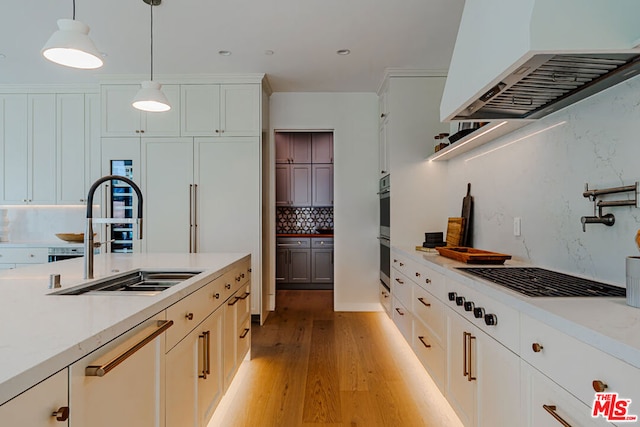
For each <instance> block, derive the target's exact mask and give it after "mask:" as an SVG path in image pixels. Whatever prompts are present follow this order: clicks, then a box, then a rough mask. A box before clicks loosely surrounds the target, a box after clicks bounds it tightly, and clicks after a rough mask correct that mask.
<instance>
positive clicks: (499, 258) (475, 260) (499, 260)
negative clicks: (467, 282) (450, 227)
mask: <svg viewBox="0 0 640 427" xmlns="http://www.w3.org/2000/svg"><path fill="white" fill-rule="evenodd" d="M436 250H437V251H438V253H439V254H440V255H442V256H444V257H447V258H451V259H455V260H456V261H460V262H464V263H467V264H504V262H505V261H506V260H508V259H511V255H506V254H501V253H497V252H490V251H485V250H482V249H474V248H456V247H449V246H447V247H440V248H436Z"/></svg>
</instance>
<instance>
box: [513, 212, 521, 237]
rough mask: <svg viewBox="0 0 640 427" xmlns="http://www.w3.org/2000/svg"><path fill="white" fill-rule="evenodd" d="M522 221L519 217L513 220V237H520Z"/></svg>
mask: <svg viewBox="0 0 640 427" xmlns="http://www.w3.org/2000/svg"><path fill="white" fill-rule="evenodd" d="M521 226H522V220H521V219H520V217H519V216H517V217H515V218H513V235H514V236H516V237H518V236H520V234H521Z"/></svg>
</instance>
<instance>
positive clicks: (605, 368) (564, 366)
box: [520, 315, 640, 415]
mask: <svg viewBox="0 0 640 427" xmlns="http://www.w3.org/2000/svg"><path fill="white" fill-rule="evenodd" d="M521 326H522V327H521V329H522V331H521V341H520V343H521V344H520V345H521V357H522V358H523V359H525V360H526V361H527V362H529V363H530V364H531V365H533V366H534V367H535V368H537V369H538V370H540V371H541V372H542V373H544V374H546V375H547V376H548V377H550V378H551V379H552V380H554V381H555V382H557V383H558V384H559V385H560V386H562V387H564V388H565V389H567V390H568V391H569V392H570V393H571V394H573V395H574V396H576V397H577V398H578V399H580V400H581V401H582V402H584V403H585V404H586V405H588V406H589V407H591V405H592V404H593V400H594V397H595V390H594V386H593V382H594V381H600V382H602V383H603V384H606V385H607V388H606V390H605V391H606V392H616V393H618V395H619V397H620V398H621V399H631V400H632V402H640V388H639V387H638V384H640V369H637V368H635V367H633V366H631V365H628V364H627V363H625V362H623V361H621V360H619V359H617V358H615V357H613V356H610V355H608V354H606V353H604V352H603V351H600V350H598V349H596V348H594V347H591V346H590V345H588V344H585V343H584V342H582V341H579V340H577V339H575V338H573V337H571V336H569V335H566V334H564V333H562V332H560V331H558V330H557V329H554V328H552V327H550V326H548V325H546V324H544V323H542V322H539V321H537V320H535V319H532V318H530V317H528V316H524V315H523V316H522V320H521ZM534 344H536V346H535V347H536V348H534ZM536 350H538V351H536ZM637 408H638V406H637V405H636V407H635V410H636V412H638V409H637ZM631 409H634V408H633V407H632V408H631ZM634 415H636V414H634Z"/></svg>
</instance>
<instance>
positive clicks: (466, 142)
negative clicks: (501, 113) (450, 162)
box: [431, 121, 507, 160]
mask: <svg viewBox="0 0 640 427" xmlns="http://www.w3.org/2000/svg"><path fill="white" fill-rule="evenodd" d="M506 124H507V122H506V121H504V122H500V123H498V124H497V125H495V126H494V127H492V128H490V129H487V130H485V131H484V132H481V133H479V134H478V135H476V136H474V137H473V138H470V139H468V140H466V141H465V142H463V143H461V144H458V145H456V146H454V147H453V148H452V149H451V150H448V151H445V152H444V153H441V154H439V155H437V156H435V157H432V158H431V160H438V159H439V158H440V157H442V156H445V155H447V154H450V153H452V152H453V151H455V150H457V149H458V148H460V147H464V146H465V145H467V144H469V143H470V142H472V141H475V140H476V139H478V138H480V137H481V136H483V135H486V134H488V133H489V132H493V131H494V130H496V129H498V128H499V127H500V126H503V125H506Z"/></svg>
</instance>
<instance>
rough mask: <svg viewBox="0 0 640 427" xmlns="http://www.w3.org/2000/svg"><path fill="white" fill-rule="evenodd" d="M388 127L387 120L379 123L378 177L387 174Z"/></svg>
mask: <svg viewBox="0 0 640 427" xmlns="http://www.w3.org/2000/svg"><path fill="white" fill-rule="evenodd" d="M388 134H389V126H388V124H387V120H386V119H385V120H383V121H381V122H380V124H379V127H378V169H379V170H380V176H381V177H382V176H385V175H388V174H389V145H388V144H389V137H388Z"/></svg>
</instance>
